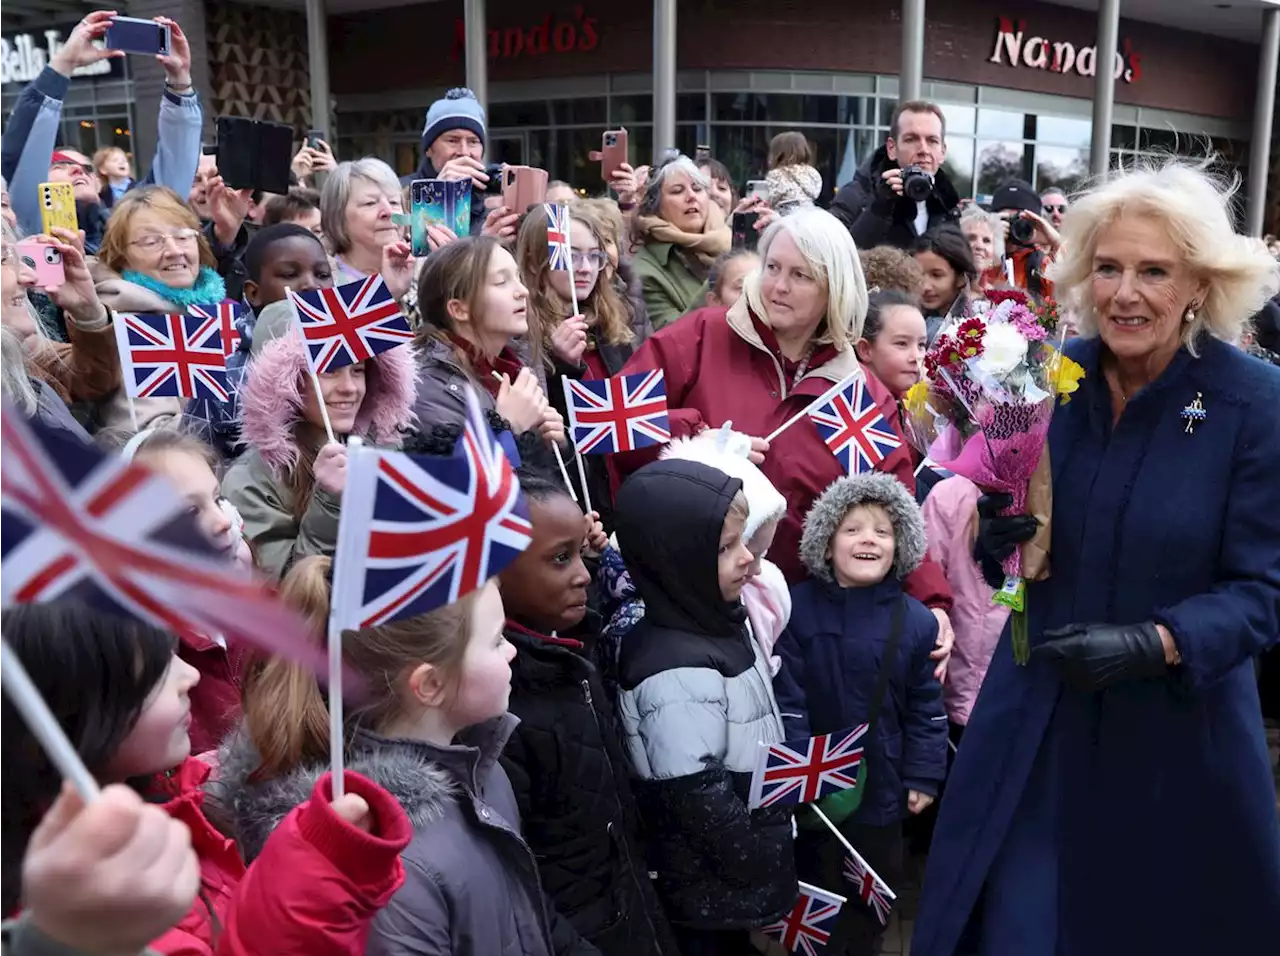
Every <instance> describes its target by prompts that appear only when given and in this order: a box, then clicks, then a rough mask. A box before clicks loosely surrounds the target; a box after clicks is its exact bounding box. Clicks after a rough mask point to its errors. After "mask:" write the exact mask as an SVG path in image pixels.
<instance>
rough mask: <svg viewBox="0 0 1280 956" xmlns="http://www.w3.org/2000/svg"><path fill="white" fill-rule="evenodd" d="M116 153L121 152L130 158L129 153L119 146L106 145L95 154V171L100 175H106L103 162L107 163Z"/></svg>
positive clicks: (126, 157)
mask: <svg viewBox="0 0 1280 956" xmlns="http://www.w3.org/2000/svg"><path fill="white" fill-rule="evenodd" d="M116 153H119V154H120V155H121V156H123V157H124V158H125V159H128V158H129V154H128V153H126V152H125V151H124V150H123V149H121V148H120V147H119V146H104V147H102V149H100V150H98V151H97V152H96V153H94V154H93V171H94V172H95V173H97V174H98V175H99V176H105V175H106V173H104V172H103V171H102V164H103V163H105V162H106V161H107V160H108V159H110V158H111V157H112V156H114V155H115V154H116ZM132 171H133V170H130V172H132Z"/></svg>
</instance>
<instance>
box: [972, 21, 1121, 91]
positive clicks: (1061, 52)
mask: <svg viewBox="0 0 1280 956" xmlns="http://www.w3.org/2000/svg"><path fill="white" fill-rule="evenodd" d="M1104 58H1105V55H1104ZM989 62H991V63H1000V64H1003V65H1005V66H1012V67H1023V68H1026V69H1032V70H1047V71H1048V72H1050V73H1076V74H1078V75H1080V76H1094V75H1095V74H1096V73H1097V71H1098V47H1097V45H1096V44H1095V45H1094V46H1086V47H1080V48H1077V47H1076V45H1075V44H1074V43H1069V42H1067V41H1063V40H1051V39H1049V38H1048V37H1042V36H1036V35H1034V34H1031V35H1028V33H1027V21H1025V20H1018V21H1017V22H1016V23H1015V22H1014V21H1013V20H1011V19H1009V18H1008V17H1000V18H999V20H998V22H997V29H996V48H995V50H994V51H993V52H992V54H991V59H990V61H989ZM1114 73H1115V78H1116V79H1117V80H1124V82H1126V83H1137V82H1138V80H1140V79H1142V54H1140V53H1135V52H1134V50H1133V44H1132V43H1130V42H1129V40H1128V39H1127V38H1126V39H1124V40H1121V42H1120V49H1119V50H1116V51H1115V60H1114Z"/></svg>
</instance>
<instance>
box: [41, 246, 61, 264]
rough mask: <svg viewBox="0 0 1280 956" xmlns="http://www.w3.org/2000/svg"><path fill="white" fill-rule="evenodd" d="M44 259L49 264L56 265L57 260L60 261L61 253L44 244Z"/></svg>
mask: <svg viewBox="0 0 1280 956" xmlns="http://www.w3.org/2000/svg"><path fill="white" fill-rule="evenodd" d="M44 261H45V262H47V263H48V264H49V265H51V266H56V265H57V264H58V263H59V262H61V261H62V253H61V252H59V251H58V250H57V249H55V248H53V246H45V247H44Z"/></svg>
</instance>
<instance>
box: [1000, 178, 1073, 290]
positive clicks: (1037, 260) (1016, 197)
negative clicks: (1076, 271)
mask: <svg viewBox="0 0 1280 956" xmlns="http://www.w3.org/2000/svg"><path fill="white" fill-rule="evenodd" d="M991 211H992V212H994V213H995V214H996V215H997V216H999V217H1000V218H1001V219H1003V220H1004V247H1005V275H1006V277H1008V278H1009V281H1010V282H1011V283H1012V284H1013V285H1014V286H1016V287H1017V288H1019V289H1022V290H1024V291H1026V292H1027V293H1029V294H1030V295H1033V296H1036V297H1043V296H1052V295H1053V283H1052V282H1050V281H1049V280H1048V279H1046V278H1045V276H1044V270H1045V269H1046V268H1047V267H1048V265H1049V263H1050V261H1052V259H1053V256H1054V253H1056V252H1057V251H1058V245H1059V244H1060V242H1061V240H1060V239H1059V237H1058V230H1056V229H1054V228H1053V226H1052V225H1050V223H1049V221H1048V220H1046V219H1045V218H1044V207H1043V204H1042V202H1041V200H1040V197H1039V196H1037V195H1036V191H1035V190H1034V189H1032V188H1031V184H1030V183H1027V182H1023V181H1022V180H1020V179H1012V180H1010V181H1009V182H1007V183H1005V184H1004V185H1003V186H1001V187H1000V188H999V189H997V190H996V192H995V195H994V196H992V197H991ZM1010 273H1012V275H1010Z"/></svg>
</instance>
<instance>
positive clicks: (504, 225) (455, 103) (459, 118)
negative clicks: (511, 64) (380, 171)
mask: <svg viewBox="0 0 1280 956" xmlns="http://www.w3.org/2000/svg"><path fill="white" fill-rule="evenodd" d="M485 138H486V132H485V115H484V107H483V106H481V105H480V101H479V100H477V99H476V95H475V94H474V93H472V92H471V91H470V90H468V89H466V88H465V87H457V88H455V89H452V90H449V92H447V93H446V94H445V95H444V97H443V98H442V99H438V100H436V101H435V102H434V103H432V104H431V108H430V109H428V110H427V121H426V125H425V126H424V127H423V129H422V162H421V163H419V164H418V168H417V169H416V170H414V171H413V172H412V173H411V174H409V175H408V176H403V177H401V179H400V185H402V186H408V185H409V184H411V183H412V182H413V181H414V180H415V179H454V180H458V179H469V180H471V235H473V236H475V235H479V234H480V233H481V232H483V233H484V234H485V235H487V236H494V237H495V238H498V239H511V238H514V236H515V234H516V226H517V225H519V222H520V216H519V213H517V212H516V211H515V210H512V209H507V208H506V207H505V206H503V205H502V204H501V202H499V203H498V204H497V205H495V206H493V207H492V208H489V207H487V205H486V203H485V202H484V201H483V200H484V197H485V195H486V194H493V193H496V192H497V191H498V189H499V182H498V177H497V176H496V175H494V169H493V167H491V166H486V165H485V163H484V147H485Z"/></svg>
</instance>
